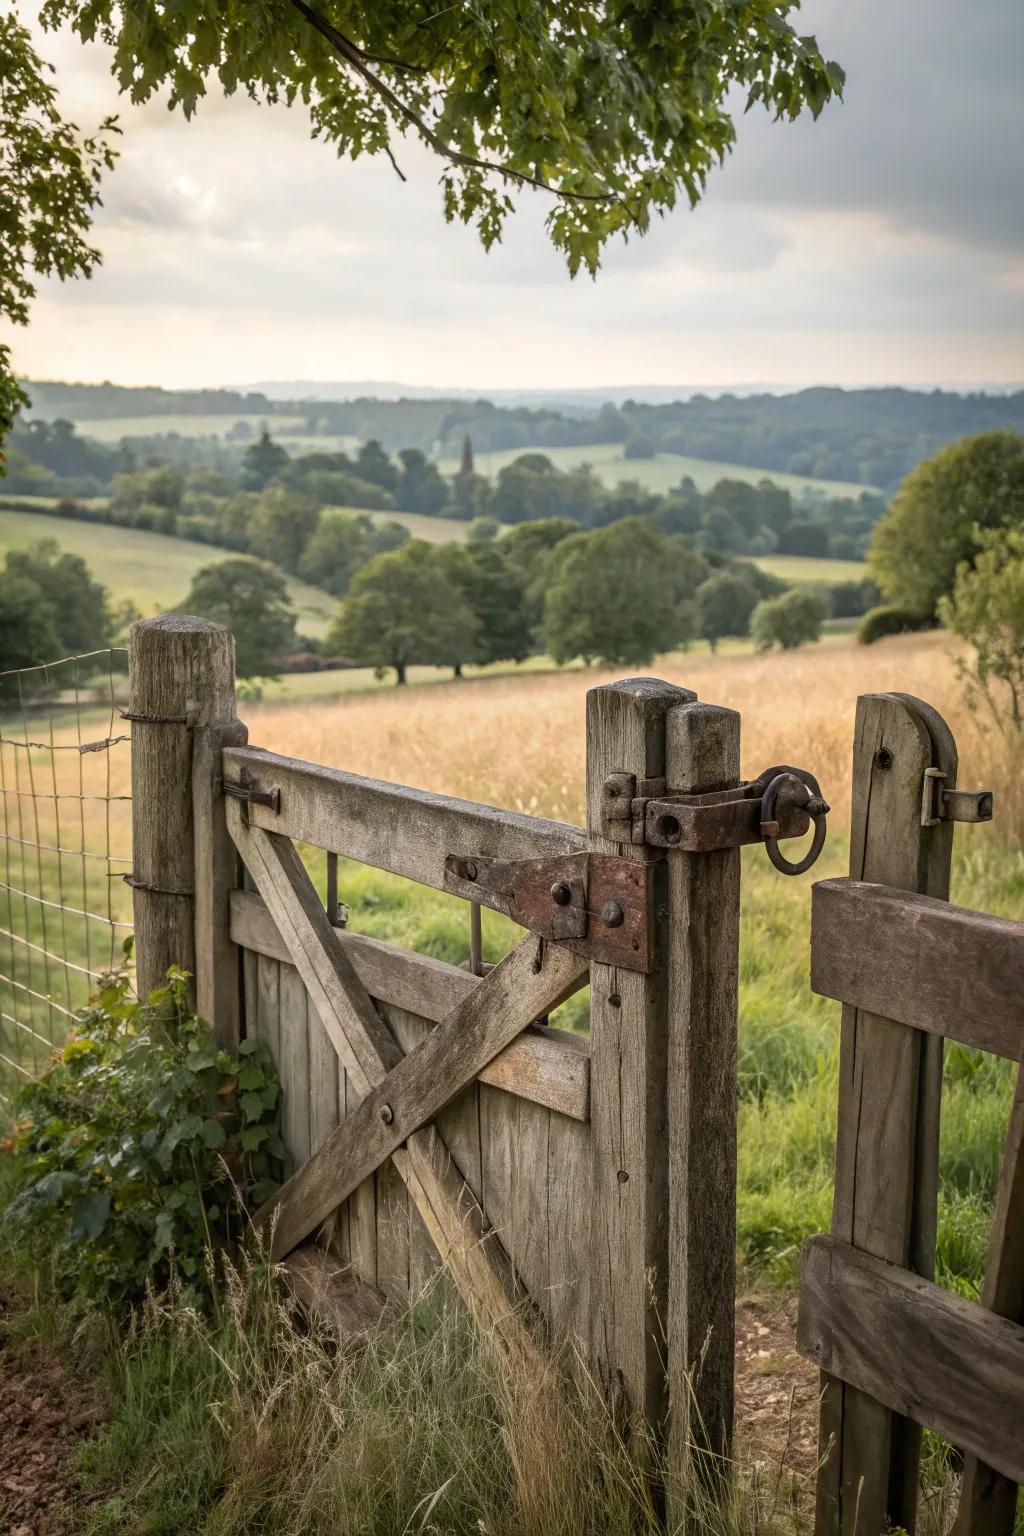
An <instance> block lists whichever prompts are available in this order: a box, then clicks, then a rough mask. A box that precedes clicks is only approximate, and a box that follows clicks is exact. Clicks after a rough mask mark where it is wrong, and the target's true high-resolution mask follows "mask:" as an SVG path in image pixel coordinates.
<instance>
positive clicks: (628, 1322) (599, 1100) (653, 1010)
mask: <svg viewBox="0 0 1024 1536" xmlns="http://www.w3.org/2000/svg"><path fill="white" fill-rule="evenodd" d="M694 698H695V695H694V694H692V693H690V692H689V691H688V690H686V689H684V688H675V687H673V686H671V685H670V684H669V683H663V682H659V681H657V680H656V679H654V678H630V679H627V680H625V681H623V682H617V683H611V684H609V685H607V686H606V687H602V688H592V689H591V690H590V692H589V693H588V694H587V830H588V833H589V842H590V848H591V850H592V851H594V852H597V853H618V854H621V855H623V857H625V858H632V859H637V860H641V861H642V860H645V859H649V858H651V856H652V851H651V850H650V849H648V848H646V847H644V846H643V845H642V844H630V843H628V842H626V843H620V842H618V841H617V840H613V839H610V838H608V837H607V836H605V835H604V831H603V828H604V827H605V826H606V819H605V812H606V810H607V806H608V799H609V795H610V790H611V786H609V785H606V780H607V779H608V778H609V775H614V774H627V775H633V776H634V777H635V779H636V781H637V789H636V790H635V793H638V794H640V793H643V789H642V788H641V787H640V785H641V781H642V780H644V779H652V778H658V777H661V776H663V775H664V773H665V717H666V715H667V714H668V712H669V710H670V709H672V708H673V706H675V705H677V704H682V703H687V702H690V701H692V700H693V699H694ZM665 874H666V864H665V861H664V860H662V861H661V862H660V864H659V867H658V870H657V875H658V883H657V884H656V889H655V903H656V909H657V910H658V912H659V913H660V914H662V916H661V921H660V923H659V925H658V926H659V930H660V931H659V933H658V941H659V949H660V953H661V955H662V957H663V958H664V956H665V938H666V931H667V922H666V919H667V907H666V905H665ZM590 1049H591V1058H590V1124H591V1137H592V1171H593V1187H592V1201H593V1204H592V1219H591V1252H590V1264H589V1269H590V1308H589V1312H590V1326H591V1337H590V1345H591V1352H592V1357H593V1360H594V1364H595V1367H596V1368H597V1370H598V1372H599V1373H600V1376H601V1379H602V1381H603V1384H604V1386H605V1388H606V1390H607V1391H608V1393H609V1395H610V1397H611V1398H612V1401H613V1402H614V1403H615V1405H616V1408H617V1410H618V1411H619V1413H620V1414H621V1416H622V1418H623V1420H624V1421H625V1422H626V1423H628V1424H630V1425H631V1426H632V1427H633V1428H634V1429H637V1430H641V1431H642V1430H643V1427H644V1426H645V1425H646V1426H647V1427H648V1428H650V1429H652V1430H653V1431H654V1434H655V1437H656V1438H660V1437H661V1435H662V1434H663V1433H664V1429H665V1416H666V1407H667V1392H666V1377H665V1360H664V1330H665V1319H666V1315H667V1302H668V1206H669V1184H668V1161H669V1159H668V1123H667V1108H668V1100H667V1080H668V988H667V985H666V972H665V967H664V964H662V966H661V968H660V969H659V970H657V971H655V972H654V973H653V974H652V975H649V976H645V975H642V974H641V973H640V972H638V971H624V970H619V969H617V968H616V967H615V966H611V965H601V964H599V963H597V962H593V963H592V964H591V967H590Z"/></svg>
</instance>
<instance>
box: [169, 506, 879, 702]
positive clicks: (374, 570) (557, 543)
mask: <svg viewBox="0 0 1024 1536" xmlns="http://www.w3.org/2000/svg"><path fill="white" fill-rule="evenodd" d="M495 532H496V525H494V524H493V523H488V522H487V520H485V519H481V520H480V521H479V522H478V523H475V524H473V525H471V527H470V530H469V538H468V539H467V540H466V541H465V542H463V543H456V542H452V543H447V544H430V543H427V542H426V541H425V540H423V539H410V540H408V541H407V542H406V543H404V544H403V545H402V546H401V547H399V548H397V549H393V550H389V551H387V552H384V553H381V554H378V555H376V556H374V557H373V558H372V559H370V560H368V561H367V562H366V563H365V564H364V565H362V566H361V567H360V568H359V569H358V570H357V571H356V572H355V574H354V575H353V576H352V578H351V581H350V584H349V587H348V591H347V594H346V596H345V597H344V598H343V600H342V603H341V606H340V608H339V610H338V616H337V619H336V621H335V623H334V625H333V627H332V628H331V630H330V632H329V634H328V635H327V638H326V640H325V641H324V642H323V645H322V646H317V645H316V642H313V641H310V640H309V639H308V638H307V639H303V638H302V637H299V636H297V635H296V634H295V612H294V609H293V608H292V606H291V604H290V601H289V598H288V590H287V585H286V583H285V580H284V577H283V576H282V574H281V572H280V570H279V569H277V568H275V567H274V566H272V565H270V564H269V563H267V562H266V561H258V560H254V559H252V558H251V557H247V556H237V557H234V558H232V559H229V560H224V561H219V562H217V563H215V564H211V565H210V566H207V567H205V568H204V569H203V570H201V571H200V572H199V573H198V574H197V576H196V578H195V580H194V582H193V585H192V588H191V590H190V591H189V592H188V594H187V595H186V597H185V598H184V602H183V606H184V607H185V608H186V609H187V610H188V611H191V612H197V613H200V614H203V615H205V616H206V617H208V618H213V619H216V620H218V621H219V622H221V623H223V624H227V625H228V626H229V627H230V628H231V629H232V630H233V632H234V634H235V641H236V648H237V655H238V668H239V672H240V674H241V675H242V676H252V675H267V674H272V673H274V672H277V671H279V670H281V669H282V668H283V667H285V666H287V665H289V655H288V653H289V651H291V650H293V649H295V648H296V647H299V648H301V649H303V650H304V651H309V650H311V649H312V650H319V651H320V652H321V653H322V656H323V658H324V661H325V663H326V664H330V665H338V666H368V667H373V668H375V669H378V670H380V671H383V670H384V669H386V668H392V669H393V670H394V673H395V679H396V681H397V682H398V683H404V682H406V681H407V677H408V672H409V669H410V668H411V667H414V666H435V667H451V669H452V672H453V675H455V676H459V675H460V674H461V672H462V669H463V667H465V666H467V665H473V666H487V665H489V664H491V663H494V662H502V661H508V662H521V661H524V660H525V659H526V657H527V656H530V655H532V654H541V653H543V654H546V655H549V656H550V657H551V658H552V659H553V660H554V661H555V662H556V663H557V664H558V665H560V666H561V665H565V664H566V663H568V662H570V661H573V660H575V659H577V658H581V659H582V660H583V661H585V662H588V663H589V662H598V661H600V662H604V663H607V664H609V665H614V666H643V665H646V664H647V663H648V662H650V661H651V659H652V658H653V657H654V656H655V655H657V654H659V653H660V652H664V651H672V650H679V649H685V648H686V647H688V646H689V645H691V644H692V643H693V642H694V641H695V640H697V639H703V640H706V641H707V642H708V643H709V644H710V646H711V648H712V649H713V650H714V649H715V648H716V647H717V646H718V644H719V643H720V642H721V641H723V640H726V639H729V638H732V637H737V638H740V637H743V636H746V635H751V634H752V635H753V636H754V639H755V643H756V644H757V645H758V646H759V647H760V648H762V649H770V648H771V647H772V646H773V645H777V646H780V647H782V648H791V647H792V646H795V645H800V644H804V643H805V642H807V641H810V640H814V639H817V638H818V635H819V634H820V632H821V626H822V623H823V621H824V619H825V617H826V616H827V614H828V613H829V612H830V611H835V609H834V608H833V606H832V602H831V600H830V596H829V594H828V593H826V592H820V593H819V592H817V591H815V590H811V589H805V588H800V589H797V588H787V586H786V584H785V583H784V582H782V581H780V580H778V579H777V578H776V577H773V576H770V575H768V574H766V573H765V572H764V571H761V570H759V569H758V567H757V566H756V565H754V564H753V563H752V562H749V561H744V560H736V559H733V558H731V557H729V556H726V555H723V554H721V553H719V552H717V551H706V552H705V551H702V550H699V549H697V548H696V547H695V546H694V545H693V543H692V541H691V540H689V539H688V538H687V537H686V536H685V535H682V534H677V533H666V532H663V531H662V530H661V529H659V528H658V526H657V525H656V523H655V522H654V521H653V520H652V519H651V518H648V517H631V518H622V519H620V520H619V521H617V522H615V523H609V524H607V525H605V526H604V527H603V528H597V529H594V530H592V531H586V530H582V529H580V528H579V526H578V524H576V523H574V522H572V521H570V520H569V519H567V518H542V519H538V520H534V521H531V522H527V523H521V524H520V525H519V526H517V527H515V528H513V529H511V530H510V531H509V532H508V533H506V534H505V536H504V537H502V538H496V537H495ZM851 585H853V584H851ZM847 596H848V594H847ZM839 606H840V607H841V604H839ZM861 607H863V595H862V602H861Z"/></svg>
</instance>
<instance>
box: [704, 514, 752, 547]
mask: <svg viewBox="0 0 1024 1536" xmlns="http://www.w3.org/2000/svg"><path fill="white" fill-rule="evenodd" d="M744 542H745V540H744V534H743V529H742V528H741V527H740V525H739V523H738V522H737V521H736V519H735V517H734V516H733V515H732V513H731V512H730V511H729V508H728V507H721V506H719V507H706V508H705V511H704V543H705V544H706V545H707V547H708V548H709V549H716V550H719V551H720V552H721V553H723V554H725V553H727V552H728V551H729V550H736V549H742V548H743V545H744Z"/></svg>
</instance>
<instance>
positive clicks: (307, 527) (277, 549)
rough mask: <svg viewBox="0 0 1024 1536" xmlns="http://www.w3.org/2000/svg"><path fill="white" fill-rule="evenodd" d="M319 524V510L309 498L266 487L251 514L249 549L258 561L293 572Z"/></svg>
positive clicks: (315, 503)
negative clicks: (264, 561) (267, 562)
mask: <svg viewBox="0 0 1024 1536" xmlns="http://www.w3.org/2000/svg"><path fill="white" fill-rule="evenodd" d="M319 521H320V507H319V505H318V504H317V502H316V501H315V500H314V499H313V498H312V497H311V496H302V495H299V494H298V493H296V492H295V491H286V490H283V489H282V488H281V487H280V486H270V487H269V488H268V489H267V490H265V491H264V492H263V494H262V495H261V496H260V498H259V500H258V501H257V502H256V505H255V507H254V508H253V510H252V516H251V518H250V521H249V530H248V531H249V548H250V549H251V550H252V553H253V554H254V555H256V556H257V557H258V558H259V559H260V560H267V561H269V562H270V564H271V565H279V566H280V567H281V569H282V570H283V571H291V572H296V571H297V570H298V569H299V565H300V563H301V560H302V556H303V553H304V551H305V549H306V545H307V544H308V543H309V541H310V539H311V538H312V537H313V535H314V533H315V532H316V530H317V525H318V523H319Z"/></svg>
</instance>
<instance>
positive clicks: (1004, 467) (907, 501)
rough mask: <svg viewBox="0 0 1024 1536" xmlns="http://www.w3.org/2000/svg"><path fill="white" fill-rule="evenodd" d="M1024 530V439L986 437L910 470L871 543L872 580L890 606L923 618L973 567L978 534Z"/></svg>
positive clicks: (1008, 435) (978, 546)
mask: <svg viewBox="0 0 1024 1536" xmlns="http://www.w3.org/2000/svg"><path fill="white" fill-rule="evenodd" d="M1021 522H1024V435H1022V434H1021V433H1020V432H986V433H983V434H982V435H981V436H979V437H965V438H963V439H962V440H961V441H960V442H958V443H953V444H951V445H950V446H949V447H948V448H943V449H942V451H941V452H940V453H937V454H936V455H935V457H934V458H931V459H926V460H925V462H924V463H923V464H919V465H918V467H917V468H916V469H915V470H913V471H912V472H911V473H910V474H909V475H908V476H907V478H906V479H905V480H904V482H903V484H902V485H901V486H900V488H899V490H898V491H897V492H896V495H895V496H894V497H893V501H892V505H891V506H890V508H889V510H888V512H887V513H886V514H885V516H884V517H883V518H882V519H881V521H880V522H879V523H878V524H877V526H876V527H875V530H874V534H873V536H872V540H871V548H870V551H869V557H868V558H869V563H870V567H871V574H872V576H873V577H874V579H875V581H876V583H877V584H878V586H879V587H880V588H881V590H882V592H883V593H884V594H885V596H886V597H887V598H888V599H889V601H890V602H891V603H894V604H896V605H898V606H899V607H902V608H906V609H909V610H910V611H911V612H915V613H919V614H921V615H923V616H930V615H931V614H933V613H934V612H935V609H936V605H937V604H938V602H939V599H940V598H942V597H943V596H946V595H948V594H949V593H951V592H952V590H953V584H954V582H955V580H956V576H957V569H958V567H959V566H960V565H961V564H963V563H964V562H965V561H966V562H967V564H968V565H970V564H973V562H974V560H975V558H976V556H977V555H978V553H979V552H980V550H981V549H982V548H983V547H984V545H983V542H982V538H981V534H982V532H983V531H984V530H985V529H989V528H1009V527H1014V526H1016V525H1018V524H1020V523H1021Z"/></svg>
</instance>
